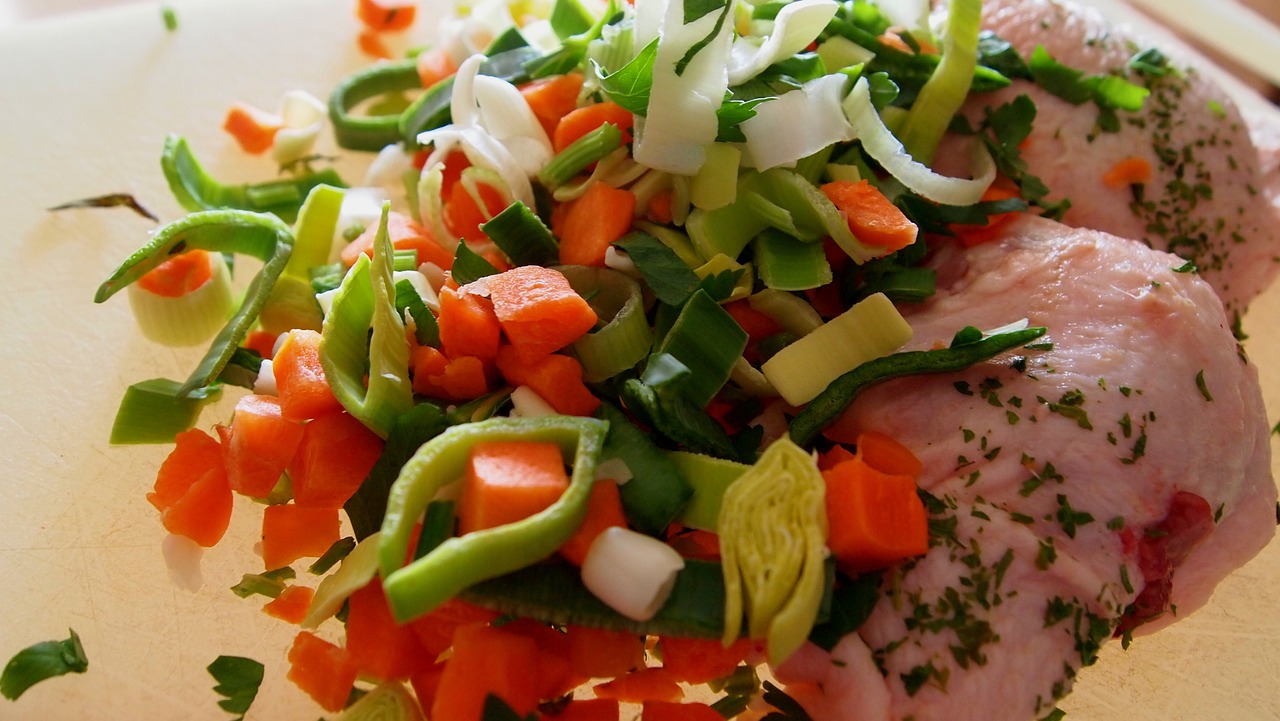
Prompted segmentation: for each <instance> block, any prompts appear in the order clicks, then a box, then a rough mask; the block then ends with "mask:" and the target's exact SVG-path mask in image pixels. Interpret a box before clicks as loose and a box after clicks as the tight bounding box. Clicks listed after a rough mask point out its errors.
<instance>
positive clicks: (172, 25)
mask: <svg viewBox="0 0 1280 721" xmlns="http://www.w3.org/2000/svg"><path fill="white" fill-rule="evenodd" d="M160 17H161V19H163V20H164V29H165V30H168V31H169V32H173V31H175V30H177V29H178V11H177V10H174V9H173V6H172V5H170V4H168V3H165V4H164V5H162V6H160Z"/></svg>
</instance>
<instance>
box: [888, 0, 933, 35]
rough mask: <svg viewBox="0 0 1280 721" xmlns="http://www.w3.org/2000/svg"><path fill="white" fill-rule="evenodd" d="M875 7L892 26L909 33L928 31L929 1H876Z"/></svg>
mask: <svg viewBox="0 0 1280 721" xmlns="http://www.w3.org/2000/svg"><path fill="white" fill-rule="evenodd" d="M876 7H878V8H880V12H882V13H884V16H885V18H886V19H888V21H889V22H890V23H891V24H892V25H893V26H896V27H900V28H906V29H907V30H909V31H911V32H920V31H922V30H928V29H929V0H878V2H876Z"/></svg>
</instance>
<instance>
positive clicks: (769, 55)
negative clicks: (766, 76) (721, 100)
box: [729, 0, 839, 86]
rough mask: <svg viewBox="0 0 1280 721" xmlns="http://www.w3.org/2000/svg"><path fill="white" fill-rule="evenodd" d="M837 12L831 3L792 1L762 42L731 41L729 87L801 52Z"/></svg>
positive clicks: (774, 22)
mask: <svg viewBox="0 0 1280 721" xmlns="http://www.w3.org/2000/svg"><path fill="white" fill-rule="evenodd" d="M838 8H839V5H837V4H836V3H835V0H795V2H791V3H788V4H786V5H784V6H783V7H782V10H780V11H779V12H778V15H777V17H776V18H774V21H773V31H772V32H771V33H769V34H768V35H767V36H765V38H764V41H763V42H758V41H757V40H756V39H753V38H749V37H739V38H738V39H736V40H734V41H733V47H732V49H731V50H730V51H729V85H731V86H732V85H738V84H740V83H744V82H746V81H748V80H750V79H751V78H754V77H755V76H757V75H759V74H760V73H761V71H763V70H764V69H765V68H767V67H769V66H770V65H772V64H774V63H776V62H778V61H779V60H782V59H783V58H788V57H791V56H792V55H795V54H796V53H798V52H800V51H801V50H804V49H805V48H806V47H808V46H809V43H811V42H813V41H814V40H815V39H817V37H818V33H821V32H822V31H823V29H825V28H826V27H827V23H828V22H829V21H830V20H831V18H832V17H835V14H836V10H837V9H838Z"/></svg>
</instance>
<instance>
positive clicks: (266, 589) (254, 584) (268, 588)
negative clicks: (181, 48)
mask: <svg viewBox="0 0 1280 721" xmlns="http://www.w3.org/2000/svg"><path fill="white" fill-rule="evenodd" d="M294 578H297V574H296V573H295V572H294V570H293V569H292V568H290V567H289V566H284V567H282V568H276V569H273V570H270V571H265V572H263V573H246V574H244V575H243V576H241V577H240V583H237V584H236V585H234V586H232V587H231V592H232V593H234V594H235V595H237V596H239V597H240V598H248V597H250V596H253V595H258V596H266V597H268V598H275V597H277V596H279V595H280V594H281V593H283V592H284V588H285V581H292V580H293V579H294Z"/></svg>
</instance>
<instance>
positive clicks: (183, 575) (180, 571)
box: [160, 533, 204, 592]
mask: <svg viewBox="0 0 1280 721" xmlns="http://www.w3.org/2000/svg"><path fill="white" fill-rule="evenodd" d="M160 551H161V553H163V554H164V565H165V568H166V569H168V571H169V580H170V581H173V585H175V586H177V587H178V588H181V589H182V590H184V591H193V592H194V591H199V590H200V587H201V586H202V585H204V577H203V574H202V573H201V571H200V560H201V559H202V558H203V557H204V549H203V548H201V547H200V544H198V543H196V542H195V541H193V540H191V539H190V538H187V537H186V536H179V535H178V534H176V533H170V534H169V535H167V536H165V537H164V540H163V541H161V542H160Z"/></svg>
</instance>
